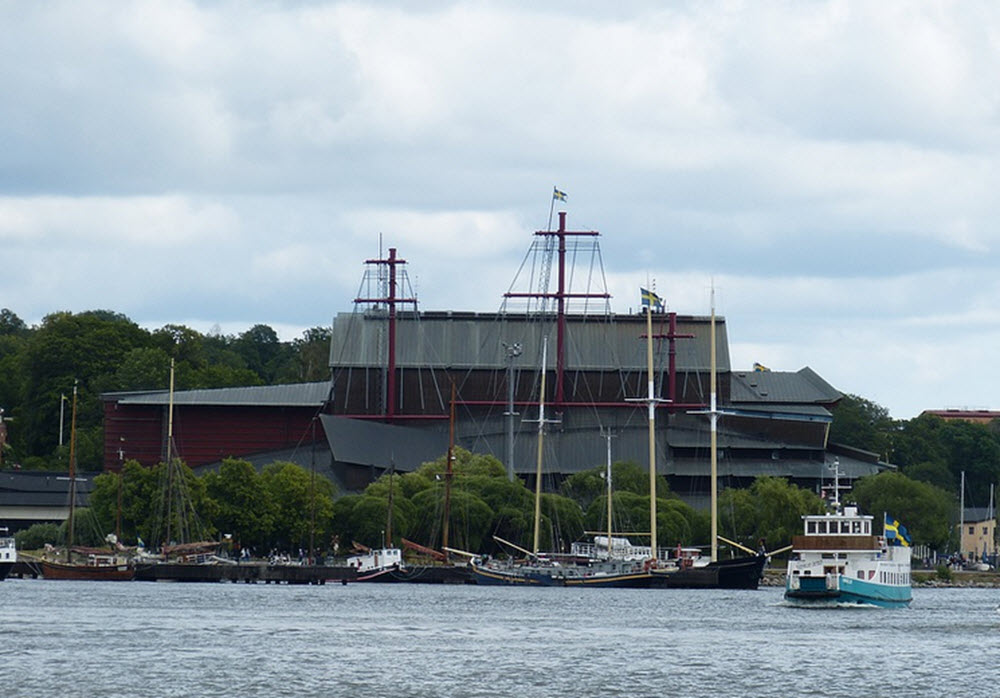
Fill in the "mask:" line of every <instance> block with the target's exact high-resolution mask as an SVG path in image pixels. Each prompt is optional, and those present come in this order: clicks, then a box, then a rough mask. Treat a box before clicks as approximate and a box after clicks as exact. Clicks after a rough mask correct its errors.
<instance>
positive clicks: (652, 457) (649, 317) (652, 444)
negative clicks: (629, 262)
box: [646, 301, 658, 560]
mask: <svg viewBox="0 0 1000 698" xmlns="http://www.w3.org/2000/svg"><path fill="white" fill-rule="evenodd" d="M646 376H647V378H646V412H647V413H648V415H647V416H648V419H649V548H650V552H651V553H652V556H653V559H654V560H655V559H656V558H657V555H658V552H657V550H658V548H657V546H656V542H657V541H656V395H655V394H654V386H653V303H652V301H650V303H649V304H648V305H647V306H646Z"/></svg>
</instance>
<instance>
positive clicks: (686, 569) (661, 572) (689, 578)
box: [649, 289, 767, 589]
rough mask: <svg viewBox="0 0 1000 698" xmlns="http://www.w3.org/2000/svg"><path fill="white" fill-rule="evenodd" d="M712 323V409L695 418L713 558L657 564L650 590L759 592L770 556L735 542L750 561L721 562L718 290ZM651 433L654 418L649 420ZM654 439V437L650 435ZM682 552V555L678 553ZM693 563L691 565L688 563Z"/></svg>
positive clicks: (710, 385) (713, 305)
mask: <svg viewBox="0 0 1000 698" xmlns="http://www.w3.org/2000/svg"><path fill="white" fill-rule="evenodd" d="M711 306H712V308H711V320H710V325H709V327H710V330H709V332H710V335H711V336H710V357H709V363H710V369H709V370H710V382H709V409H708V410H698V411H696V412H692V414H706V415H708V418H709V425H710V429H709V431H710V442H709V452H710V498H711V536H712V541H711V557H710V559H709V561H708V562H707V563H705V564H700V562H701V561H700V560H699V559H694V560H692V559H690V558H683V557H680V556H679V557H677V558H675V559H674V560H673V561H672V562H673V564H672V565H667V566H664V565H661V564H654V565H653V566H652V569H651V575H652V577H653V583H652V585H651V586H653V587H660V588H700V589H756V588H757V586H758V584H759V583H760V578H761V576H762V575H763V571H764V564H765V563H766V562H767V556H766V555H763V554H759V553H757V552H755V551H753V550H749V549H748V548H744V547H743V546H742V545H739V544H738V543H734V542H733V541H728V540H725V539H722V540H724V541H725V542H727V543H729V544H731V545H733V546H735V547H738V548H741V549H742V550H744V551H746V552H748V553H749V556H748V557H740V558H733V559H728V560H720V559H719V555H718V540H719V539H720V536H719V534H718V518H719V517H718V435H717V434H718V421H719V417H720V416H721V415H723V414H725V413H724V412H722V411H720V410H719V409H718V404H717V397H716V393H717V391H716V384H717V368H716V365H717V361H716V336H715V334H716V333H715V290H714V289H713V290H712V303H711ZM649 362H650V366H649V370H650V384H652V351H651V350H650V352H649ZM650 425H651V427H650V428H651V429H652V416H650ZM650 439H652V434H651V435H650ZM652 459H653V451H652V448H651V450H650V468H651V471H652V463H653V460H652ZM650 486H651V490H652V491H653V493H654V497H653V498H654V499H655V486H656V484H655V481H654V480H652V479H651V480H650ZM655 511H656V510H655V508H654V507H651V512H650V521H651V522H653V521H655ZM655 530H656V529H655V527H654V529H653V536H654V537H653V541H654V548H653V549H654V550H655V549H656V548H655V541H656V538H655ZM679 552H680V551H679ZM689 560H690V561H689Z"/></svg>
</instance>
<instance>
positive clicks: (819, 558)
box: [785, 507, 912, 607]
mask: <svg viewBox="0 0 1000 698" xmlns="http://www.w3.org/2000/svg"><path fill="white" fill-rule="evenodd" d="M802 519H803V522H804V535H801V536H795V537H794V538H793V539H792V554H791V558H790V559H789V561H788V574H787V575H786V580H785V599H786V600H787V601H788V602H790V603H792V604H794V605H804V606H812V605H837V604H871V605H875V606H885V607H900V606H907V605H908V604H909V603H910V601H911V599H912V592H911V586H910V554H911V553H910V547H909V541H908V540H907V539H906V537H905V529H903V531H902V532H899V531H897V530H896V527H895V526H894V525H893V524H887V525H886V526H885V527H884V529H883V535H881V536H879V535H875V533H874V531H873V530H872V523H873V517H871V516H867V515H863V514H859V513H858V510H857V507H844V509H843V511H838V512H836V513H832V514H821V515H810V516H803V517H802Z"/></svg>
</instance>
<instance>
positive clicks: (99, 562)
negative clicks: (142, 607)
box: [38, 383, 135, 581]
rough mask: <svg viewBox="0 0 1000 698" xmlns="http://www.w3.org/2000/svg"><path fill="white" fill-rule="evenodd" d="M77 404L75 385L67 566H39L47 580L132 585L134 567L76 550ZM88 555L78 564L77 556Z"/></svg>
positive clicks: (95, 552)
mask: <svg viewBox="0 0 1000 698" xmlns="http://www.w3.org/2000/svg"><path fill="white" fill-rule="evenodd" d="M76 401H77V386H76V384H75V383H74V384H73V413H72V417H71V420H70V437H69V517H68V519H67V522H66V562H65V563H63V562H56V561H52V560H44V559H43V560H40V561H39V563H38V564H39V566H40V567H41V570H42V576H43V577H44V578H45V579H75V580H89V581H129V580H131V579H132V578H133V577H134V576H135V569H134V568H133V567H132V565H131V563H130V562H129V561H128V560H126V559H124V558H121V557H119V556H117V555H115V554H114V553H113V552H109V551H107V550H101V549H83V548H80V549H78V548H75V547H74V545H73V535H74V528H75V514H76ZM74 553H78V554H82V555H86V559H85V560H82V561H74V559H73V554H74Z"/></svg>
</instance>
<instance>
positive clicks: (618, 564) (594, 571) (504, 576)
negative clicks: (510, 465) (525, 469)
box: [470, 340, 649, 587]
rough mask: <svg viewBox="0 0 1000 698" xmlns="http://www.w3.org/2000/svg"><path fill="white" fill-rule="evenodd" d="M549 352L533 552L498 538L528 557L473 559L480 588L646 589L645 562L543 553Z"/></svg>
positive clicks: (541, 403)
mask: <svg viewBox="0 0 1000 698" xmlns="http://www.w3.org/2000/svg"><path fill="white" fill-rule="evenodd" d="M547 350H548V341H547V340H544V341H543V343H542V374H541V379H540V388H539V400H538V422H537V423H538V439H537V448H536V460H535V510H534V527H533V531H532V549H531V550H526V549H524V548H522V547H520V546H518V545H516V544H514V543H511V542H510V541H506V540H503V539H502V538H499V537H498V536H494V538H495V539H496V540H497V542H499V543H501V544H503V545H506V546H507V547H510V548H512V549H514V550H516V551H518V552H519V553H521V554H522V555H524V558H523V559H520V560H504V561H486V560H478V559H473V560H472V561H471V563H470V568H471V570H472V573H473V577H474V579H475V581H476V583H477V584H492V585H497V584H500V585H527V586H615V587H632V586H642V585H644V584H645V583H646V582H647V581H648V579H649V577H648V573H647V572H646V570H645V569H644V568H643V566H642V562H641V561H639V560H635V559H626V558H624V557H618V558H616V557H612V556H610V555H609V556H607V557H605V558H604V559H594V558H592V557H590V556H585V555H579V554H576V553H573V552H571V553H570V554H568V555H567V554H563V553H543V552H540V551H539V546H540V538H541V497H542V461H543V453H544V448H543V440H544V435H545V424H546V423H547V420H546V419H545V368H546V359H547V353H548V352H547ZM609 482H610V478H609ZM609 501H610V500H609ZM609 520H610V517H609ZM609 531H610V529H609ZM609 541H610V535H609ZM609 548H610V543H609Z"/></svg>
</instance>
